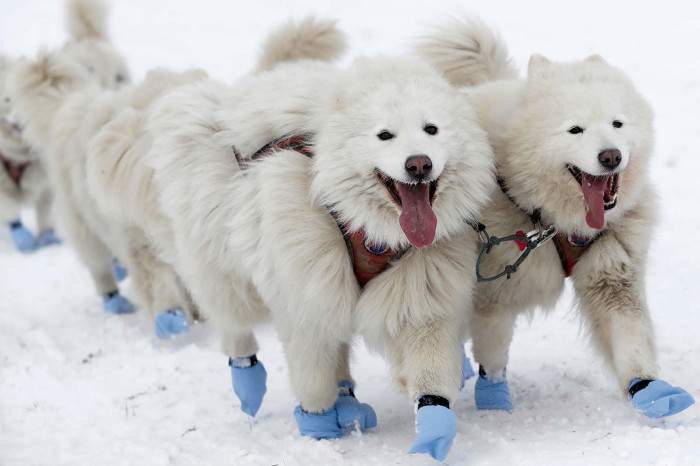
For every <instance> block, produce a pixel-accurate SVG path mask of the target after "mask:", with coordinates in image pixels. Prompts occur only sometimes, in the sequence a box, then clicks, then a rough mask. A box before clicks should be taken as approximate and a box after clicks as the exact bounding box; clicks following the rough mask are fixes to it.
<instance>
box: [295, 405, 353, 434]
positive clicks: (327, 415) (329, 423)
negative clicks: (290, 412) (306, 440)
mask: <svg viewBox="0 0 700 466" xmlns="http://www.w3.org/2000/svg"><path fill="white" fill-rule="evenodd" d="M294 420H295V421H297V426H298V427H299V432H301V435H304V436H306V437H313V438H315V439H317V440H322V439H333V438H340V437H342V436H343V430H342V429H341V428H340V424H339V423H338V411H337V410H336V408H335V406H333V407H332V408H331V409H329V410H328V411H324V412H322V413H318V414H311V413H307V412H305V411H304V410H303V409H301V405H297V407H296V408H294Z"/></svg>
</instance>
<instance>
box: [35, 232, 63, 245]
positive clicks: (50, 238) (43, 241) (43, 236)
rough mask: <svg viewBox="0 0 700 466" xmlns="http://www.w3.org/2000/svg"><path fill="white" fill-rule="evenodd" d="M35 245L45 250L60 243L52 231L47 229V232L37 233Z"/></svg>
mask: <svg viewBox="0 0 700 466" xmlns="http://www.w3.org/2000/svg"><path fill="white" fill-rule="evenodd" d="M37 243H38V244H39V247H41V248H45V247H47V246H53V245H54V244H61V243H62V241H61V239H60V238H59V237H58V236H56V232H55V231H54V229H53V228H49V229H48V230H44V231H42V232H41V233H39V237H38V238H37Z"/></svg>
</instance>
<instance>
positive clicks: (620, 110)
mask: <svg viewBox="0 0 700 466" xmlns="http://www.w3.org/2000/svg"><path fill="white" fill-rule="evenodd" d="M652 120H653V116H652V111H651V109H650V107H649V105H648V104H647V102H646V101H645V100H644V99H643V98H642V97H641V96H640V95H639V93H638V92H637V91H636V90H635V89H634V87H633V85H632V83H631V82H630V81H629V79H628V78H627V77H626V76H625V75H624V74H623V73H622V72H620V71H619V70H617V69H615V68H613V67H611V66H610V65H608V64H607V63H606V62H605V61H604V60H603V59H602V58H601V57H599V56H592V57H589V58H588V59H586V60H583V61H580V62H576V63H569V64H558V63H552V62H550V61H549V60H547V59H546V58H544V57H541V56H537V55H536V56H533V58H532V59H531V60H530V67H529V76H528V81H527V84H526V87H525V90H524V93H523V95H522V97H521V101H520V106H519V109H518V112H517V115H516V116H515V117H514V120H513V124H512V125H511V126H510V129H509V134H508V136H507V138H506V139H507V140H508V141H509V142H508V147H507V152H508V154H509V155H508V157H506V158H505V160H503V161H502V166H501V167H500V170H501V174H502V176H503V177H504V178H505V179H506V180H507V183H508V187H509V190H510V194H511V195H512V196H513V197H514V198H515V199H516V200H517V202H518V204H519V205H521V206H522V207H523V208H526V209H529V210H531V211H532V210H534V209H536V208H539V209H541V211H542V213H543V215H544V216H545V217H546V218H548V219H550V220H551V221H553V222H554V223H556V224H557V226H558V228H559V229H560V230H563V231H569V232H577V233H582V234H588V235H591V234H594V233H595V232H596V231H599V230H602V229H603V228H605V225H606V224H607V223H608V222H611V221H614V220H615V219H616V218H619V216H620V215H622V213H623V212H624V211H626V210H628V209H629V208H631V207H633V206H634V205H635V204H636V203H637V202H638V197H639V193H640V189H641V188H642V185H643V183H644V179H645V175H644V174H645V172H646V169H647V165H648V159H649V155H650V152H651V148H652V145H653V129H652Z"/></svg>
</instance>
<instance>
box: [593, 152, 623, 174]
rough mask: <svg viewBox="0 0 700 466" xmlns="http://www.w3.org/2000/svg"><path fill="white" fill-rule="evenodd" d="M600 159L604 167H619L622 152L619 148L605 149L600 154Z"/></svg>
mask: <svg viewBox="0 0 700 466" xmlns="http://www.w3.org/2000/svg"><path fill="white" fill-rule="evenodd" d="M598 161H599V162H600V164H601V165H602V166H603V167H605V168H609V169H610V170H612V169H614V168H617V167H618V166H619V165H620V162H622V154H620V151H619V150H617V149H605V150H604V151H603V152H601V153H600V154H598Z"/></svg>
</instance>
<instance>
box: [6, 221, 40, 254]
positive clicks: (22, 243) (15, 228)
mask: <svg viewBox="0 0 700 466" xmlns="http://www.w3.org/2000/svg"><path fill="white" fill-rule="evenodd" d="M10 234H11V235H12V241H13V242H14V243H15V246H16V247H17V249H18V250H19V251H20V252H23V253H29V252H34V251H36V250H37V248H38V247H39V244H38V243H37V242H36V238H34V235H33V234H32V232H31V231H29V230H27V229H26V228H24V225H22V222H20V221H19V220H15V221H14V222H10Z"/></svg>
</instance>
